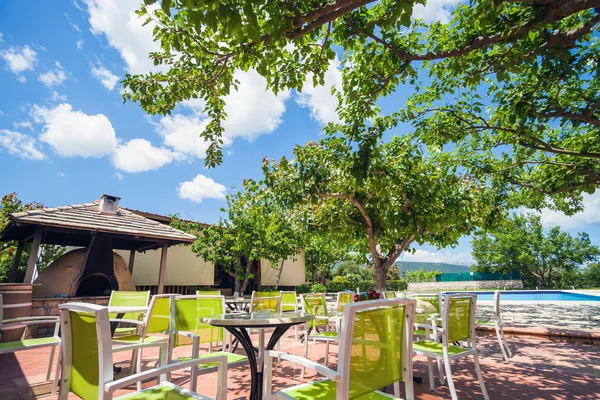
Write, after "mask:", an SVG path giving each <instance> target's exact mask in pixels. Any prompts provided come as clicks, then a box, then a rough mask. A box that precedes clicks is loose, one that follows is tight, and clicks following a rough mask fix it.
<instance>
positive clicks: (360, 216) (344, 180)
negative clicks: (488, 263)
mask: <svg viewBox="0 0 600 400" xmlns="http://www.w3.org/2000/svg"><path fill="white" fill-rule="evenodd" d="M371 141H372V143H371V145H370V146H368V147H363V148H361V149H357V148H356V145H355V143H353V142H352V141H350V140H348V139H347V138H345V137H341V136H339V135H329V136H328V137H326V138H323V139H321V140H320V141H319V142H317V143H309V144H308V145H307V146H297V147H296V148H295V150H294V155H295V160H294V161H289V160H287V159H285V158H283V159H281V160H280V161H279V162H275V161H274V160H271V161H269V160H268V159H265V161H264V166H263V170H264V173H265V184H266V185H267V187H269V188H270V189H271V190H272V191H273V193H274V195H276V196H277V198H278V199H280V201H282V202H283V204H285V205H286V207H290V208H292V207H295V206H296V207H297V206H298V205H302V206H304V207H308V208H309V209H310V212H307V213H305V217H306V219H305V224H307V225H310V226H311V227H312V228H313V229H314V230H321V231H323V232H328V233H331V234H334V235H335V237H336V240H339V241H340V242H342V243H352V244H353V249H354V250H355V251H356V252H357V253H358V254H369V255H370V260H369V261H370V262H371V263H372V264H373V265H374V267H375V286H376V289H378V290H383V289H385V285H386V274H387V272H388V270H389V268H390V267H391V266H392V265H393V263H394V261H395V260H396V259H397V258H398V256H399V255H400V254H401V253H402V252H403V251H405V250H407V249H410V246H411V245H412V244H413V243H419V244H423V243H425V242H427V243H431V244H433V245H437V246H439V247H445V246H451V245H454V244H456V242H457V241H458V239H459V238H460V237H461V236H462V235H465V234H468V233H470V232H471V231H473V229H475V228H476V227H484V226H489V225H490V224H491V223H493V222H495V221H496V218H497V217H498V216H500V215H501V214H502V212H501V211H502V208H498V207H496V206H495V204H496V203H497V201H501V200H502V199H501V198H497V197H496V194H495V193H494V192H493V191H491V190H489V189H488V188H487V187H486V186H485V185H482V184H481V183H480V182H478V181H476V180H473V179H472V178H470V177H469V176H465V175H462V174H460V173H458V172H457V169H456V167H455V166H453V165H452V164H451V163H450V162H448V161H447V160H445V156H446V155H445V154H444V153H441V152H438V153H429V154H424V153H423V150H422V148H421V146H420V145H419V143H418V142H415V141H414V140H411V138H410V137H402V138H401V137H397V136H395V137H394V138H392V140H391V141H389V142H387V143H383V142H381V141H380V139H379V138H378V135H376V134H372V135H371ZM366 149H368V151H369V154H365V151H364V150H366Z"/></svg>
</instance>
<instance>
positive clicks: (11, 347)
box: [0, 337, 60, 353]
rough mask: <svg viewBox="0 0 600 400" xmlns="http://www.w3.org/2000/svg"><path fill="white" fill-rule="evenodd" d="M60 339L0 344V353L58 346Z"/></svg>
mask: <svg viewBox="0 0 600 400" xmlns="http://www.w3.org/2000/svg"><path fill="white" fill-rule="evenodd" d="M59 344H60V339H57V338H55V337H47V338H39V339H26V340H18V341H15V342H5V343H0V353H11V352H13V351H19V350H27V349H31V348H35V347H44V346H51V345H59Z"/></svg>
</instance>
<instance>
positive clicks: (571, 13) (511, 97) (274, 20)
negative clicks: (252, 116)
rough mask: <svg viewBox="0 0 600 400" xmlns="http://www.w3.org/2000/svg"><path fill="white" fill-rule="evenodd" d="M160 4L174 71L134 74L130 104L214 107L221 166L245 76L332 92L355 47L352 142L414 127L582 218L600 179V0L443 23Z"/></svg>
mask: <svg viewBox="0 0 600 400" xmlns="http://www.w3.org/2000/svg"><path fill="white" fill-rule="evenodd" d="M156 2H157V0H145V2H144V3H145V5H144V6H142V8H141V10H140V11H139V15H140V16H141V17H142V18H146V22H148V23H149V22H152V21H154V23H156V28H155V29H154V39H155V41H157V42H159V43H160V47H161V50H160V51H158V52H156V53H152V54H151V55H150V57H151V58H152V59H153V61H154V63H155V64H156V65H158V66H161V67H162V68H163V69H162V70H164V71H165V72H153V73H149V74H145V75H137V76H129V75H128V76H127V78H126V79H125V81H124V86H125V88H126V89H127V90H125V92H124V99H125V100H132V101H136V102H139V103H140V105H141V107H142V108H143V109H144V110H145V111H146V112H148V113H150V114H168V113H170V112H171V111H172V110H173V109H174V108H175V107H176V105H177V104H178V103H180V102H182V101H184V100H188V99H196V98H199V99H201V100H203V101H204V104H205V109H204V113H205V114H206V115H207V116H208V117H210V123H209V124H208V125H207V127H206V130H205V131H204V132H200V134H201V136H202V137H203V138H204V139H206V140H207V141H209V142H210V143H211V145H210V147H209V149H208V152H207V158H206V164H207V165H211V166H214V165H216V164H218V163H220V161H221V152H220V145H221V144H222V139H221V138H222V134H223V129H224V128H223V120H224V119H225V118H226V115H225V112H224V109H223V106H224V102H223V97H224V96H226V95H227V94H229V93H230V92H231V90H232V89H233V90H235V88H236V84H237V81H236V79H235V75H234V73H235V72H236V71H238V72H240V71H249V70H255V71H256V72H257V73H259V74H260V75H262V76H263V77H265V79H266V82H267V88H269V89H272V90H274V91H275V92H279V91H282V90H285V89H289V88H294V89H297V90H302V87H303V85H304V83H305V82H306V80H307V78H308V79H310V78H312V80H313V84H315V85H318V84H321V85H322V84H324V73H325V71H326V70H327V68H328V67H329V66H330V65H331V63H333V62H334V60H336V58H337V52H338V51H343V59H342V62H341V66H342V73H343V87H342V89H341V90H340V93H339V95H340V99H343V101H341V102H340V108H339V110H338V113H339V115H340V117H341V119H342V121H344V123H345V125H346V128H347V129H346V132H347V134H348V136H349V137H350V138H352V139H353V140H356V141H358V142H360V141H362V140H364V134H365V131H366V129H364V128H365V124H366V123H367V121H370V120H372V121H375V122H374V124H377V123H380V122H381V120H387V121H388V122H389V121H390V120H391V121H397V120H402V121H403V122H406V123H408V124H411V125H412V126H413V127H414V128H415V129H416V132H417V134H418V135H419V136H420V137H421V138H422V139H423V140H425V141H426V142H427V143H428V144H429V145H431V146H434V147H437V148H441V147H442V146H443V145H446V144H452V146H453V147H456V150H457V153H458V155H459V158H460V160H461V161H462V164H463V167H464V168H466V169H467V170H468V171H469V173H470V174H472V175H474V176H477V177H479V176H481V175H485V176H486V177H491V178H492V180H493V181H494V183H493V185H495V186H496V187H497V188H498V189H499V190H504V189H505V188H506V187H507V186H506V185H509V186H508V188H516V189H517V191H516V192H514V193H513V194H515V195H516V196H515V201H516V202H517V203H519V202H525V203H528V204H529V205H532V206H541V205H542V203H543V202H544V200H545V195H546V194H550V195H552V196H553V197H554V200H555V205H556V206H557V207H559V208H562V209H567V210H570V211H572V210H575V209H576V208H577V207H578V205H579V203H578V200H579V197H578V195H579V194H581V193H582V192H587V193H591V192H593V191H594V190H595V188H596V187H597V185H598V183H600V167H599V162H598V160H599V159H600V135H599V134H598V129H599V127H600V96H599V93H600V80H599V79H598V77H599V73H600V64H599V63H598V62H597V54H598V50H599V49H598V47H599V45H600V39H599V36H598V34H597V33H598V26H599V22H600V12H599V10H600V0H573V1H549V0H522V1H514V0H472V1H470V2H467V3H461V4H460V5H458V6H456V7H454V9H453V12H452V16H451V18H450V20H449V21H448V22H447V23H442V22H439V21H437V22H433V23H431V24H425V23H424V22H422V21H416V20H412V21H411V14H412V8H413V6H414V4H419V3H424V1H421V0H415V1H400V2H390V1H382V0H365V1H353V0H341V1H336V2H307V1H303V0H294V1H291V2H288V3H286V6H285V7H282V6H281V4H279V3H277V2H270V1H266V0H262V1H260V0H258V1H256V0H254V1H247V0H242V1H239V2H235V3H232V2H220V3H211V2H191V1H188V0H162V1H160V4H161V6H162V7H161V8H158V7H155V6H154V5H153V3H156ZM147 5H152V6H147ZM420 70H421V71H423V72H420ZM424 75H427V77H426V80H424V79H423V77H424ZM423 81H424V82H423ZM407 84H410V85H412V87H411V89H412V90H413V92H414V94H413V95H412V96H411V98H410V99H409V100H408V102H406V108H405V109H401V110H398V112H397V113H395V114H391V115H387V116H386V115H382V114H381V113H380V110H379V109H378V107H377V101H378V100H380V99H382V98H383V97H385V96H388V95H390V93H393V92H394V91H396V90H398V89H399V88H402V85H407ZM404 105H405V103H404V102H402V106H404Z"/></svg>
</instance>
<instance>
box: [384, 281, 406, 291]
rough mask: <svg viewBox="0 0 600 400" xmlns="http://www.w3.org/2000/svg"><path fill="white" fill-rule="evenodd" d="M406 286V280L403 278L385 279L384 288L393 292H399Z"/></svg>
mask: <svg viewBox="0 0 600 400" xmlns="http://www.w3.org/2000/svg"><path fill="white" fill-rule="evenodd" d="M407 288H408V282H406V281H405V280H404V279H398V280H395V281H387V285H386V289H387V290H390V291H393V292H401V291H403V290H406V289H407Z"/></svg>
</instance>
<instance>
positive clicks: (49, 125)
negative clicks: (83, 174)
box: [30, 103, 117, 157]
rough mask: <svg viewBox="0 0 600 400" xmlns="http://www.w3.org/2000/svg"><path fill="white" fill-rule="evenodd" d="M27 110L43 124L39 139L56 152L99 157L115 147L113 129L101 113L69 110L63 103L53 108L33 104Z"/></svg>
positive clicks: (66, 154) (66, 155) (70, 155)
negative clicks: (92, 113)
mask: <svg viewBox="0 0 600 400" xmlns="http://www.w3.org/2000/svg"><path fill="white" fill-rule="evenodd" d="M30 114H31V116H32V117H33V120H34V121H35V122H36V123H39V124H43V125H44V127H43V130H42V133H41V135H40V140H42V141H43V142H45V143H48V144H49V145H50V146H51V147H52V148H53V149H54V151H55V152H56V153H57V154H58V155H60V156H63V157H76V156H81V157H101V156H104V155H107V154H112V152H113V151H114V150H115V148H116V147H117V138H116V136H115V130H114V129H113V127H112V124H111V123H110V120H109V119H108V118H107V117H106V116H105V115H104V114H96V115H88V114H85V113H84V112H83V111H73V107H72V106H71V105H70V104H66V103H63V104H59V105H58V106H56V107H54V108H44V107H40V106H38V105H34V106H33V108H32V109H31V112H30Z"/></svg>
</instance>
